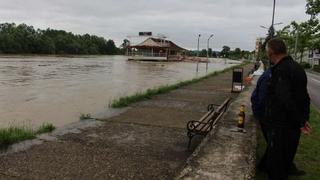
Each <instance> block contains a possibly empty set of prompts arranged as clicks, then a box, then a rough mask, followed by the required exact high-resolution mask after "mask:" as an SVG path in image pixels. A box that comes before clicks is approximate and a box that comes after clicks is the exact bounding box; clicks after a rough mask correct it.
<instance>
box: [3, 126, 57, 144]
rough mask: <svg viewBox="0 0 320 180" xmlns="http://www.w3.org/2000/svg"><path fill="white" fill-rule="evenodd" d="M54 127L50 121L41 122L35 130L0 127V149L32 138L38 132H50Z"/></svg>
mask: <svg viewBox="0 0 320 180" xmlns="http://www.w3.org/2000/svg"><path fill="white" fill-rule="evenodd" d="M54 129H55V127H54V126H53V125H52V124H50V123H43V124H42V125H41V126H40V127H39V128H38V129H37V130H34V129H31V128H27V127H9V128H2V129H0V149H4V148H7V147H8V146H9V145H11V144H14V143H17V142H20V141H23V140H27V139H33V138H35V137H36V135H38V134H42V133H47V132H51V131H53V130H54Z"/></svg>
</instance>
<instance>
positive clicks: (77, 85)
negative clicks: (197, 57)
mask: <svg viewBox="0 0 320 180" xmlns="http://www.w3.org/2000/svg"><path fill="white" fill-rule="evenodd" d="M228 62H231V61H228ZM232 65H234V64H229V63H227V64H225V62H224V60H222V59H212V60H211V63H209V66H208V72H213V71H217V70H221V69H224V68H226V67H230V66H232ZM205 74H206V65H205V64H199V70H198V73H197V72H196V64H195V63H189V62H136V61H127V60H126V57H125V56H76V57H50V56H49V57H48V56H8V57H0V127H8V126H29V127H37V126H39V125H40V124H42V123H43V122H49V123H52V124H54V125H55V126H58V127H59V126H63V125H65V124H68V123H71V122H75V121H78V120H79V117H80V115H81V114H82V113H90V114H95V113H100V112H103V111H106V110H107V109H108V104H109V103H110V102H111V101H112V100H113V99H116V98H118V97H120V96H125V95H130V94H134V93H135V92H138V91H143V90H146V89H147V88H151V87H155V86H160V85H165V84H173V83H176V82H178V81H182V80H188V79H192V78H194V77H196V76H203V75H205Z"/></svg>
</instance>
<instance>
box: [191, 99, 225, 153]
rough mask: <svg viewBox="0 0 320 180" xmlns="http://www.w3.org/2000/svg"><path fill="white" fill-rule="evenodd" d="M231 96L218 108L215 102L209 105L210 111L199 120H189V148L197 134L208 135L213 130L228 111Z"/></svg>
mask: <svg viewBox="0 0 320 180" xmlns="http://www.w3.org/2000/svg"><path fill="white" fill-rule="evenodd" d="M230 101H231V98H227V99H226V100H225V101H224V102H223V103H222V104H221V105H219V107H218V108H217V109H214V106H217V105H215V104H209V105H208V112H207V113H206V114H205V115H204V116H202V117H201V118H200V120H198V121H189V122H188V123H187V130H188V133H187V135H188V137H189V143H188V149H190V145H191V140H192V138H193V137H194V136H195V135H201V136H206V135H207V134H208V132H210V131H211V129H212V128H213V126H214V125H215V124H216V123H217V122H218V120H219V119H220V118H221V117H222V115H223V114H224V112H226V110H227V108H228V105H229V102H230Z"/></svg>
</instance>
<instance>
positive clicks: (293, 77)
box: [266, 56, 310, 128]
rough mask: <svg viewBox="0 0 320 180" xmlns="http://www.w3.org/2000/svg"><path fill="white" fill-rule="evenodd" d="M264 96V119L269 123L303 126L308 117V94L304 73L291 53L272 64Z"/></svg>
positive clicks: (291, 126)
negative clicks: (265, 95)
mask: <svg viewBox="0 0 320 180" xmlns="http://www.w3.org/2000/svg"><path fill="white" fill-rule="evenodd" d="M271 76H272V77H271V79H270V80H269V82H268V89H267V97H266V100H267V101H266V122H267V124H269V125H272V126H273V127H289V128H299V127H303V126H304V124H305V122H306V121H308V120H309V112H310V98H309V94H308V91H307V76H306V73H305V71H304V70H303V68H302V67H301V66H300V65H299V64H298V63H297V62H295V61H294V60H293V59H292V57H290V56H286V57H284V58H283V59H282V60H280V62H279V63H278V64H276V65H275V66H274V67H273V68H272V75H271Z"/></svg>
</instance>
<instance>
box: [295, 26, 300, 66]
mask: <svg viewBox="0 0 320 180" xmlns="http://www.w3.org/2000/svg"><path fill="white" fill-rule="evenodd" d="M298 37H299V29H298V28H297V30H296V42H295V43H294V59H295V60H296V61H298V58H297V48H298Z"/></svg>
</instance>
